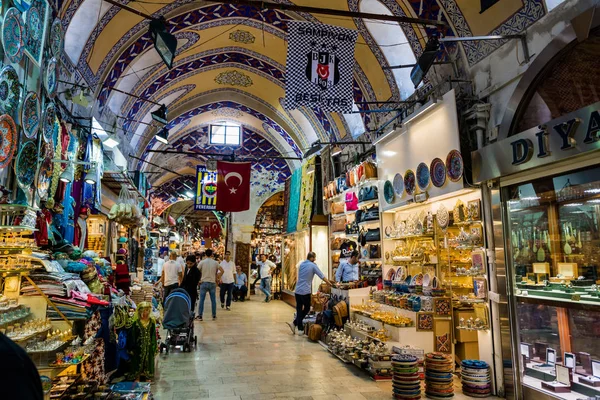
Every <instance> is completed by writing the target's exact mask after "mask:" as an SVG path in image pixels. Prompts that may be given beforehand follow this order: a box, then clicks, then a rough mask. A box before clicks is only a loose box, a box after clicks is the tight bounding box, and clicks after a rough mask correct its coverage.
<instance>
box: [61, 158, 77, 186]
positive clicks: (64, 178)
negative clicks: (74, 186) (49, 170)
mask: <svg viewBox="0 0 600 400" xmlns="http://www.w3.org/2000/svg"><path fill="white" fill-rule="evenodd" d="M74 178H75V169H74V168H73V163H72V162H70V161H69V163H68V164H67V168H65V170H64V171H63V173H62V174H60V181H61V182H64V183H71V182H73V179H74Z"/></svg>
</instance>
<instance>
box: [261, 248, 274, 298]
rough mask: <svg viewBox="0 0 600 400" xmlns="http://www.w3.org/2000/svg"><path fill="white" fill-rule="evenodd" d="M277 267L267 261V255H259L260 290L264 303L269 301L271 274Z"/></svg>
mask: <svg viewBox="0 0 600 400" xmlns="http://www.w3.org/2000/svg"><path fill="white" fill-rule="evenodd" d="M276 267H277V266H276V265H275V263H274V262H273V261H271V260H269V259H267V255H266V254H263V255H261V263H260V265H259V268H260V290H261V291H262V292H263V293H264V294H265V296H266V297H265V303H268V302H269V301H271V274H272V273H273V270H274V269H275V268H276Z"/></svg>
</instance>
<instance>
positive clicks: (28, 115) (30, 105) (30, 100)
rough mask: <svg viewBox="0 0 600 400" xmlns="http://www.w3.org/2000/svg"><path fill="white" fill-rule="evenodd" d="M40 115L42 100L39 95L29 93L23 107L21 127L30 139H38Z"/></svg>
mask: <svg viewBox="0 0 600 400" xmlns="http://www.w3.org/2000/svg"><path fill="white" fill-rule="evenodd" d="M40 114H41V111H40V99H39V97H38V95H37V93H34V92H29V93H27V96H25V100H23V105H22V107H21V127H22V128H23V133H25V136H27V138H28V139H34V138H36V137H37V134H38V131H39V130H40Z"/></svg>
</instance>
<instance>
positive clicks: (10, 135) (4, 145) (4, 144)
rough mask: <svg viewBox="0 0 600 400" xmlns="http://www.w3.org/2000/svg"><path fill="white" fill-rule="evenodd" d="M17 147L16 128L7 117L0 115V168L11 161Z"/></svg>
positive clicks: (13, 122)
mask: <svg viewBox="0 0 600 400" xmlns="http://www.w3.org/2000/svg"><path fill="white" fill-rule="evenodd" d="M16 147H17V127H16V126H15V121H13V119H12V118H11V117H10V116H9V115H6V114H4V115H0V168H5V167H6V166H7V165H8V164H10V162H11V161H12V159H13V156H14V155H15V149H16Z"/></svg>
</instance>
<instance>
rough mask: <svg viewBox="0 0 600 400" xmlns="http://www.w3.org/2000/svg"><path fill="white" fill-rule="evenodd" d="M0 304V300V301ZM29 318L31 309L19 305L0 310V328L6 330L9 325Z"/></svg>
mask: <svg viewBox="0 0 600 400" xmlns="http://www.w3.org/2000/svg"><path fill="white" fill-rule="evenodd" d="M11 300H13V299H11ZM14 300H16V299H14ZM0 303H2V300H0ZM30 316H31V309H30V308H29V307H26V306H23V305H20V304H17V305H11V306H10V307H9V308H0V328H6V327H7V326H9V325H10V324H17V323H20V322H22V321H24V320H26V319H27V318H29V317H30Z"/></svg>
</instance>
